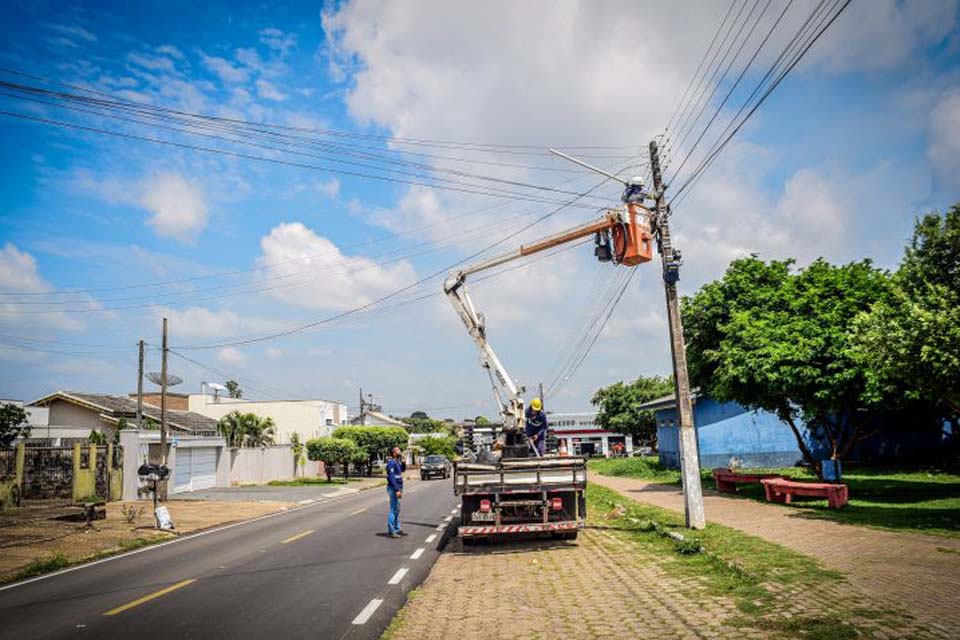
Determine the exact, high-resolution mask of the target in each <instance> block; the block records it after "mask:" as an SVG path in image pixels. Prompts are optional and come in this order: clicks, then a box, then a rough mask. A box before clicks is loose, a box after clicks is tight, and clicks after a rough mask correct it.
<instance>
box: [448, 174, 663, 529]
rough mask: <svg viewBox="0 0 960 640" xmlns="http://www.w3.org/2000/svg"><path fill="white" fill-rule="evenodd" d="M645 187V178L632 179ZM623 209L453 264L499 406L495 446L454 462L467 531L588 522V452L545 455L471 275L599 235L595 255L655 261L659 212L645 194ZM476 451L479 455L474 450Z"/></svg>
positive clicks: (459, 308) (637, 188)
mask: <svg viewBox="0 0 960 640" xmlns="http://www.w3.org/2000/svg"><path fill="white" fill-rule="evenodd" d="M631 185H632V186H633V188H634V193H636V194H640V193H642V184H638V179H634V180H631V181H630V182H629V183H627V187H628V188H627V192H626V193H627V194H629V193H630V188H631ZM624 200H625V207H624V209H612V210H609V211H607V212H606V214H605V215H604V216H603V217H601V218H599V219H597V220H594V221H592V222H589V223H586V224H582V225H579V226H576V227H573V228H570V229H567V230H565V231H562V232H560V233H557V234H555V235H552V236H549V237H547V238H545V239H543V240H540V241H538V242H535V243H532V244H528V245H523V246H521V247H519V248H518V249H514V250H512V251H510V252H507V253H505V254H503V255H500V256H497V257H494V258H490V259H488V260H484V261H482V262H479V263H477V264H474V265H470V266H467V267H464V268H462V269H458V270H455V271H452V272H451V273H450V274H449V276H448V277H447V279H446V281H445V282H444V285H443V290H444V292H445V293H446V295H447V297H448V298H449V300H450V302H451V304H452V305H453V308H454V309H455V310H456V312H457V315H459V316H460V319H461V320H462V321H463V324H464V326H466V328H467V332H468V333H469V334H470V337H471V338H473V341H474V342H475V343H476V345H477V349H478V350H479V351H480V366H481V367H483V368H484V369H485V370H486V371H487V374H488V375H489V376H490V381H491V385H492V387H493V392H494V395H495V397H496V400H497V406H498V407H499V410H500V420H501V428H500V430H499V433H496V431H495V440H496V444H495V451H492V452H491V451H484V452H482V455H481V456H480V458H479V459H477V457H476V455H475V454H477V453H480V452H478V451H476V450H474V451H472V452H471V453H468V452H467V451H466V450H465V451H464V453H465V454H466V457H465V459H464V460H460V461H458V462H456V463H455V464H454V471H453V478H454V493H455V494H456V495H458V496H460V498H461V510H460V514H461V515H460V518H461V520H460V527H459V530H458V533H459V535H460V537H461V538H464V539H469V538H476V537H491V536H502V535H505V534H519V533H544V534H551V535H553V536H555V537H560V538H568V539H574V538H576V537H577V532H578V531H579V530H580V529H581V528H582V527H583V524H584V519H585V517H586V501H585V498H584V495H583V491H584V489H585V487H586V484H587V468H586V460H584V459H583V458H580V457H567V456H563V457H561V456H559V455H555V454H550V453H548V454H546V455H544V456H543V457H540V456H539V454H538V453H537V452H536V450H535V449H534V448H533V447H532V446H531V445H530V443H529V442H528V440H527V438H526V436H525V434H524V400H523V392H524V388H523V387H522V386H520V385H518V384H517V382H516V381H515V380H514V379H513V378H512V377H511V376H510V374H509V373H508V372H507V370H506V368H505V367H504V365H503V363H502V362H501V360H500V358H499V357H498V356H497V354H496V353H495V352H494V350H493V347H492V346H491V345H490V342H489V341H488V339H487V330H486V325H485V323H484V318H483V315H482V314H481V313H479V312H478V311H477V308H476V306H475V305H474V303H473V300H472V299H471V297H470V295H469V293H468V292H467V287H466V284H467V279H468V277H470V276H471V275H473V274H476V273H479V272H481V271H485V270H488V269H493V268H495V267H499V266H501V265H504V264H507V263H508V262H511V261H513V260H518V259H521V258H525V257H527V256H531V255H534V254H536V253H539V252H541V251H545V250H547V249H551V248H553V247H558V246H560V245H563V244H566V243H569V242H573V241H575V240H579V239H581V238H586V237H589V236H591V235H592V236H594V239H595V250H594V253H595V255H596V257H597V258H598V259H599V260H601V261H612V262H614V263H616V264H621V265H625V266H636V265H638V264H642V263H644V262H648V261H650V259H651V257H652V253H653V246H652V244H653V235H652V233H651V224H652V223H653V222H654V218H653V216H652V214H651V212H650V210H649V209H647V208H646V207H644V206H643V205H642V204H641V203H640V201H642V198H628V197H626V195H625V197H624ZM471 454H473V455H471Z"/></svg>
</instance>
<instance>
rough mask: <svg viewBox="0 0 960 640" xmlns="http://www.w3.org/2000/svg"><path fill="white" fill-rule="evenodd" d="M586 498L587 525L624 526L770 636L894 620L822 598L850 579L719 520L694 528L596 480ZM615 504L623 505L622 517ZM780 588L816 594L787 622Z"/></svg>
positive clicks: (829, 632)
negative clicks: (676, 535) (731, 602)
mask: <svg viewBox="0 0 960 640" xmlns="http://www.w3.org/2000/svg"><path fill="white" fill-rule="evenodd" d="M587 502H588V507H587V512H588V514H590V515H589V519H588V526H589V525H593V526H601V527H613V528H616V529H620V530H622V531H624V532H625V534H626V535H627V536H629V538H630V539H631V540H632V541H633V542H635V543H636V544H637V545H638V546H639V549H638V550H639V551H641V552H646V553H653V554H657V555H661V556H662V555H669V556H670V557H671V559H672V560H671V562H670V564H669V565H668V567H669V569H670V570H671V571H676V572H679V573H681V574H683V575H695V576H698V577H700V578H702V579H703V580H704V582H705V584H706V585H707V587H708V588H709V590H710V591H711V592H712V593H714V594H716V595H720V596H725V597H729V598H732V599H733V600H734V601H735V602H736V603H737V606H738V608H739V609H740V611H741V612H742V614H743V615H742V619H741V620H740V623H741V624H743V625H744V626H750V627H754V628H761V629H764V630H766V631H769V632H771V637H777V638H779V637H788V638H797V637H804V638H818V639H821V640H828V639H837V640H839V639H842V638H843V639H845V638H856V637H859V635H860V633H859V632H858V631H857V629H856V625H857V623H858V622H861V621H862V620H864V619H871V620H875V619H880V618H888V619H889V620H890V622H891V624H897V620H898V615H899V614H898V613H897V612H893V611H885V610H880V609H876V610H874V609H869V610H868V609H864V608H862V607H852V606H851V605H844V604H843V603H842V602H835V601H833V600H832V599H830V598H826V599H823V600H821V599H819V597H818V596H817V595H816V594H818V593H824V592H838V593H843V592H844V589H845V587H844V585H845V582H844V581H845V578H844V577H843V576H842V575H841V574H840V573H838V572H835V571H830V570H827V569H824V568H823V567H821V566H820V565H819V564H818V563H817V562H816V561H815V560H814V559H812V558H810V557H808V556H805V555H803V554H800V553H797V552H795V551H792V550H790V549H787V548H785V547H782V546H780V545H778V544H774V543H772V542H768V541H766V540H763V539H762V538H757V537H754V536H751V535H749V534H746V533H744V532H742V531H739V530H737V529H733V528H730V527H725V526H723V525H719V524H714V523H708V524H707V527H706V528H705V529H704V530H702V531H694V532H691V531H689V530H687V529H685V528H684V526H683V516H682V514H679V513H676V512H674V511H670V510H668V509H662V508H660V507H655V506H652V505H646V504H643V503H639V502H635V501H634V500H631V499H629V498H626V497H624V496H622V495H620V494H619V493H617V492H616V491H613V490H612V489H608V488H606V487H601V486H598V485H596V484H591V485H588V487H587ZM616 507H621V508H622V509H623V511H622V512H621V515H619V516H617V515H615V514H616V512H615V508H616ZM666 532H679V533H682V534H683V535H684V536H685V537H686V538H687V539H686V541H684V542H679V541H676V540H674V539H672V538H670V537H668V536H667V535H664V534H665V533H666ZM698 549H699V550H701V551H702V552H700V553H698V552H697V550H698ZM771 587H773V588H771ZM782 590H788V591H791V592H802V593H809V594H811V597H810V599H809V602H806V603H804V604H805V605H807V606H809V609H810V610H809V611H804V612H802V613H801V614H799V615H795V616H794V617H792V618H790V619H784V618H783V617H781V616H779V615H777V614H778V613H779V612H780V611H781V609H782V605H783V602H782V597H781V596H780V595H779V591H782ZM858 618H859V620H858ZM735 635H736V634H735V633H732V634H731V637H735Z"/></svg>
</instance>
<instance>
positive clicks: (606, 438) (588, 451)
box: [547, 411, 633, 456]
mask: <svg viewBox="0 0 960 640" xmlns="http://www.w3.org/2000/svg"><path fill="white" fill-rule="evenodd" d="M547 423H548V424H549V426H550V428H551V429H553V431H554V433H555V434H556V436H557V446H560V443H561V441H562V442H563V443H564V444H565V445H566V447H567V451H568V452H569V453H570V455H576V456H592V455H603V456H606V455H608V454H609V453H610V447H611V445H614V444H618V443H619V444H622V445H623V446H624V448H625V450H626V453H627V455H630V454H631V453H632V452H633V441H632V439H631V438H630V437H628V436H626V435H624V434H622V433H616V432H613V431H607V430H606V429H603V428H601V427H600V426H599V425H598V424H597V412H596V411H584V412H580V413H547Z"/></svg>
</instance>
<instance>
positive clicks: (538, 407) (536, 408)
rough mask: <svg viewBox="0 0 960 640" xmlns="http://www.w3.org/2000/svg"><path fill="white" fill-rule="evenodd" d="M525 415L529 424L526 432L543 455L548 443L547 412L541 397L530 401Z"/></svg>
mask: <svg viewBox="0 0 960 640" xmlns="http://www.w3.org/2000/svg"><path fill="white" fill-rule="evenodd" d="M525 415H526V423H527V425H526V427H525V428H524V433H526V434H527V438H529V439H530V444H532V445H533V446H534V447H536V449H537V453H539V454H540V455H541V456H542V455H543V452H544V448H545V447H546V444H547V414H545V413H544V412H543V402H542V401H541V400H540V398H534V399H533V400H531V401H530V406H529V407H527V411H526V414H525Z"/></svg>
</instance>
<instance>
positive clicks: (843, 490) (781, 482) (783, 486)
mask: <svg viewBox="0 0 960 640" xmlns="http://www.w3.org/2000/svg"><path fill="white" fill-rule="evenodd" d="M760 482H761V483H763V489H764V491H765V492H766V494H767V500H769V501H770V502H782V503H784V504H790V501H791V499H792V498H793V496H808V497H814V498H826V499H827V503H828V504H829V505H830V508H831V509H839V508H840V507H844V506H846V504H847V501H848V500H849V499H850V493H849V490H848V489H847V485H845V484H828V483H826V482H796V481H793V480H787V479H785V478H768V479H765V480H761V481H760Z"/></svg>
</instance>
